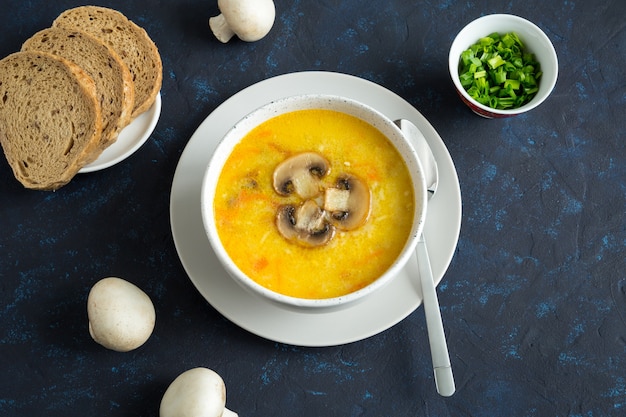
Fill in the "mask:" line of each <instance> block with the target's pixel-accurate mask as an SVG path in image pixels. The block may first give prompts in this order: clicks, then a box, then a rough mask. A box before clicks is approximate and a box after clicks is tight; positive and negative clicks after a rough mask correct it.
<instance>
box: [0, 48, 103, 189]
mask: <svg viewBox="0 0 626 417" xmlns="http://www.w3.org/2000/svg"><path fill="white" fill-rule="evenodd" d="M101 134H102V116H101V109H100V103H99V101H98V99H97V93H96V86H95V83H94V81H93V80H92V78H91V77H90V76H89V75H88V74H87V73H86V72H85V71H83V70H82V69H81V68H80V67H79V66H77V65H76V64H74V63H73V62H71V61H68V60H66V59H64V58H61V57H59V56H56V55H53V54H49V53H47V52H40V51H37V52H35V51H20V52H16V53H13V54H11V55H9V56H7V57H5V58H4V59H2V60H0V144H1V145H2V148H3V151H4V154H5V156H6V158H7V161H8V162H9V165H10V166H11V169H12V170H13V173H14V175H15V178H16V179H17V180H18V181H20V182H21V183H22V185H23V186H24V187H26V188H30V189H36V190H56V189H58V188H60V187H62V186H63V185H65V184H67V183H68V182H69V181H70V180H71V179H72V178H73V177H74V176H75V175H76V174H77V173H78V171H79V170H80V168H82V167H83V166H84V165H85V164H86V163H88V161H89V160H90V158H91V155H92V154H93V153H94V152H95V151H96V149H97V148H98V146H99V144H100V137H101Z"/></svg>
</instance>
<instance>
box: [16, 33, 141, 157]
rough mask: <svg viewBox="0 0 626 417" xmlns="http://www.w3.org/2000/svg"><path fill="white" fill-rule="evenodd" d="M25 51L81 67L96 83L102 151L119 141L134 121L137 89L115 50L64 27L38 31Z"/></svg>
mask: <svg viewBox="0 0 626 417" xmlns="http://www.w3.org/2000/svg"><path fill="white" fill-rule="evenodd" d="M22 51H43V52H49V53H51V54H54V55H58V56H60V57H62V58H65V59H67V60H68V61H72V62H73V63H75V64H76V65H78V66H79V67H81V68H82V69H83V70H84V71H85V72H86V73H87V74H88V75H89V76H90V77H91V78H92V79H93V80H94V82H95V84H96V91H97V94H98V99H99V101H100V107H101V110H102V137H101V139H100V146H99V151H102V150H104V149H105V148H106V147H107V146H109V145H110V144H112V143H113V142H115V141H116V140H117V136H118V135H119V133H120V131H121V130H122V129H123V128H124V127H126V125H128V123H130V120H131V113H132V110H133V105H134V86H133V81H132V78H131V75H130V71H129V69H128V67H127V66H126V64H124V62H122V60H121V59H120V58H119V56H118V55H117V53H115V51H113V50H112V49H111V48H110V47H109V46H107V45H106V44H105V43H104V42H102V41H100V40H99V39H97V38H96V37H94V36H92V35H89V34H88V33H86V32H81V31H78V30H70V29H64V28H47V29H44V30H42V31H40V32H37V33H36V34H35V35H33V36H32V37H31V38H29V39H27V40H26V42H24V44H23V45H22ZM98 154H99V152H96V154H94V155H92V157H94V158H95V157H96V156H97V155H98Z"/></svg>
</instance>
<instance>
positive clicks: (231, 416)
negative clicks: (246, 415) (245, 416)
mask: <svg viewBox="0 0 626 417" xmlns="http://www.w3.org/2000/svg"><path fill="white" fill-rule="evenodd" d="M222 417H239V414H237V413H235V412H234V411H230V410H229V409H228V408H224V412H223V413H222Z"/></svg>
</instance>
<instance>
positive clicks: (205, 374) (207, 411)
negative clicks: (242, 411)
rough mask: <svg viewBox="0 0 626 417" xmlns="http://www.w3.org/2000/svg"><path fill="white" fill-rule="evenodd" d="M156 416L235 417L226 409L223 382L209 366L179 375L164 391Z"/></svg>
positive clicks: (233, 413)
mask: <svg viewBox="0 0 626 417" xmlns="http://www.w3.org/2000/svg"><path fill="white" fill-rule="evenodd" d="M159 417H238V416H237V413H235V412H233V411H230V410H229V409H227V408H226V385H224V380H223V379H222V377H221V376H219V374H218V373H217V372H215V371H213V370H211V369H208V368H202V367H200V368H193V369H189V370H188V371H185V372H183V373H182V374H180V375H178V377H176V379H174V381H172V383H171V384H170V386H169V387H168V388H167V390H166V391H165V394H163V399H161V406H160V407H159Z"/></svg>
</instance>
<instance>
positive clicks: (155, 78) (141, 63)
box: [52, 6, 163, 118]
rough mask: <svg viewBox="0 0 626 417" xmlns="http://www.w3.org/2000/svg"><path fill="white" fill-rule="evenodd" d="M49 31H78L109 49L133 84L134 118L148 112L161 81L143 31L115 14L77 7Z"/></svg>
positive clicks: (151, 45)
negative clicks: (96, 39)
mask: <svg viewBox="0 0 626 417" xmlns="http://www.w3.org/2000/svg"><path fill="white" fill-rule="evenodd" d="M52 26H53V27H65V28H69V29H78V30H82V31H85V32H87V33H90V34H92V35H94V36H95V37H97V38H99V39H101V40H102V41H104V43H106V44H107V45H109V46H110V47H111V48H113V50H114V51H115V52H117V54H118V55H119V56H120V58H122V60H123V61H124V63H126V65H127V66H128V68H129V69H130V72H131V74H132V76H133V81H134V83H135V107H134V109H133V114H132V117H133V118H135V117H137V116H138V115H140V114H141V113H143V112H145V111H146V110H148V109H149V108H150V107H151V106H152V104H153V103H154V100H155V99H156V96H157V94H158V93H159V90H160V89H161V83H162V81H163V63H162V62H161V57H160V55H159V51H158V49H157V47H156V45H155V44H154V42H153V41H152V39H150V37H149V36H148V34H147V33H146V31H145V30H144V29H143V28H141V27H139V26H137V25H136V24H135V23H133V22H132V21H130V20H129V19H128V18H127V17H126V16H124V15H123V14H122V13H120V12H118V11H117V10H113V9H109V8H106V7H100V6H79V7H75V8H73V9H69V10H66V11H65V12H63V13H61V14H60V15H59V16H58V17H57V18H56V19H55V20H54V22H53V23H52Z"/></svg>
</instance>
